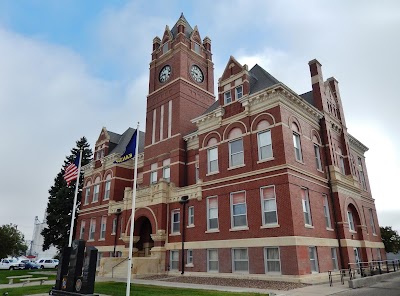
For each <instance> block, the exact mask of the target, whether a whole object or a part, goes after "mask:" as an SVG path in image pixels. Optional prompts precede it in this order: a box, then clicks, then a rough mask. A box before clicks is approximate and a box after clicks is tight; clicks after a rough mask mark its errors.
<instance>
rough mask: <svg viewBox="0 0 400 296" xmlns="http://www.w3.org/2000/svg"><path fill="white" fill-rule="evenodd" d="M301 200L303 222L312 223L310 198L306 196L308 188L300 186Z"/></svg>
mask: <svg viewBox="0 0 400 296" xmlns="http://www.w3.org/2000/svg"><path fill="white" fill-rule="evenodd" d="M301 201H302V204H303V214H304V224H305V225H312V220H311V209H310V199H309V197H308V189H306V188H301Z"/></svg>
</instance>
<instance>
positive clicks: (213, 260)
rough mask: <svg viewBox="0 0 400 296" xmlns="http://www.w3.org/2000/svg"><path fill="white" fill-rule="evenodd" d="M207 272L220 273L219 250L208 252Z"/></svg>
mask: <svg viewBox="0 0 400 296" xmlns="http://www.w3.org/2000/svg"><path fill="white" fill-rule="evenodd" d="M207 271H211V272H218V250H217V249H209V250H207Z"/></svg>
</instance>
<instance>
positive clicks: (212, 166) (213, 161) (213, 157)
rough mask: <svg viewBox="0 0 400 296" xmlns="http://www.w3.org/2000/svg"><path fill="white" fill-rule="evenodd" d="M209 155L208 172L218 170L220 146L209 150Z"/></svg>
mask: <svg viewBox="0 0 400 296" xmlns="http://www.w3.org/2000/svg"><path fill="white" fill-rule="evenodd" d="M207 157H208V173H209V174H211V173H215V172H218V147H213V148H210V149H208V150H207Z"/></svg>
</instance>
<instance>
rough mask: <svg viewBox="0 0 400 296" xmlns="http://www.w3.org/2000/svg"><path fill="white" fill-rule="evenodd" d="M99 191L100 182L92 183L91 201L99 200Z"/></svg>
mask: <svg viewBox="0 0 400 296" xmlns="http://www.w3.org/2000/svg"><path fill="white" fill-rule="evenodd" d="M99 191H100V184H96V185H94V192H93V201H92V202H97V201H98V200H99Z"/></svg>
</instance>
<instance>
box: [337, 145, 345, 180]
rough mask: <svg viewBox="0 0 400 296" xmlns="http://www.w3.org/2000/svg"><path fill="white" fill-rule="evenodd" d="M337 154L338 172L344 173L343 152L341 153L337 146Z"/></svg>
mask: <svg viewBox="0 0 400 296" xmlns="http://www.w3.org/2000/svg"><path fill="white" fill-rule="evenodd" d="M338 154H339V168H340V172H341V173H342V174H343V175H344V174H345V169H344V158H343V154H342V149H340V148H338Z"/></svg>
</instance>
